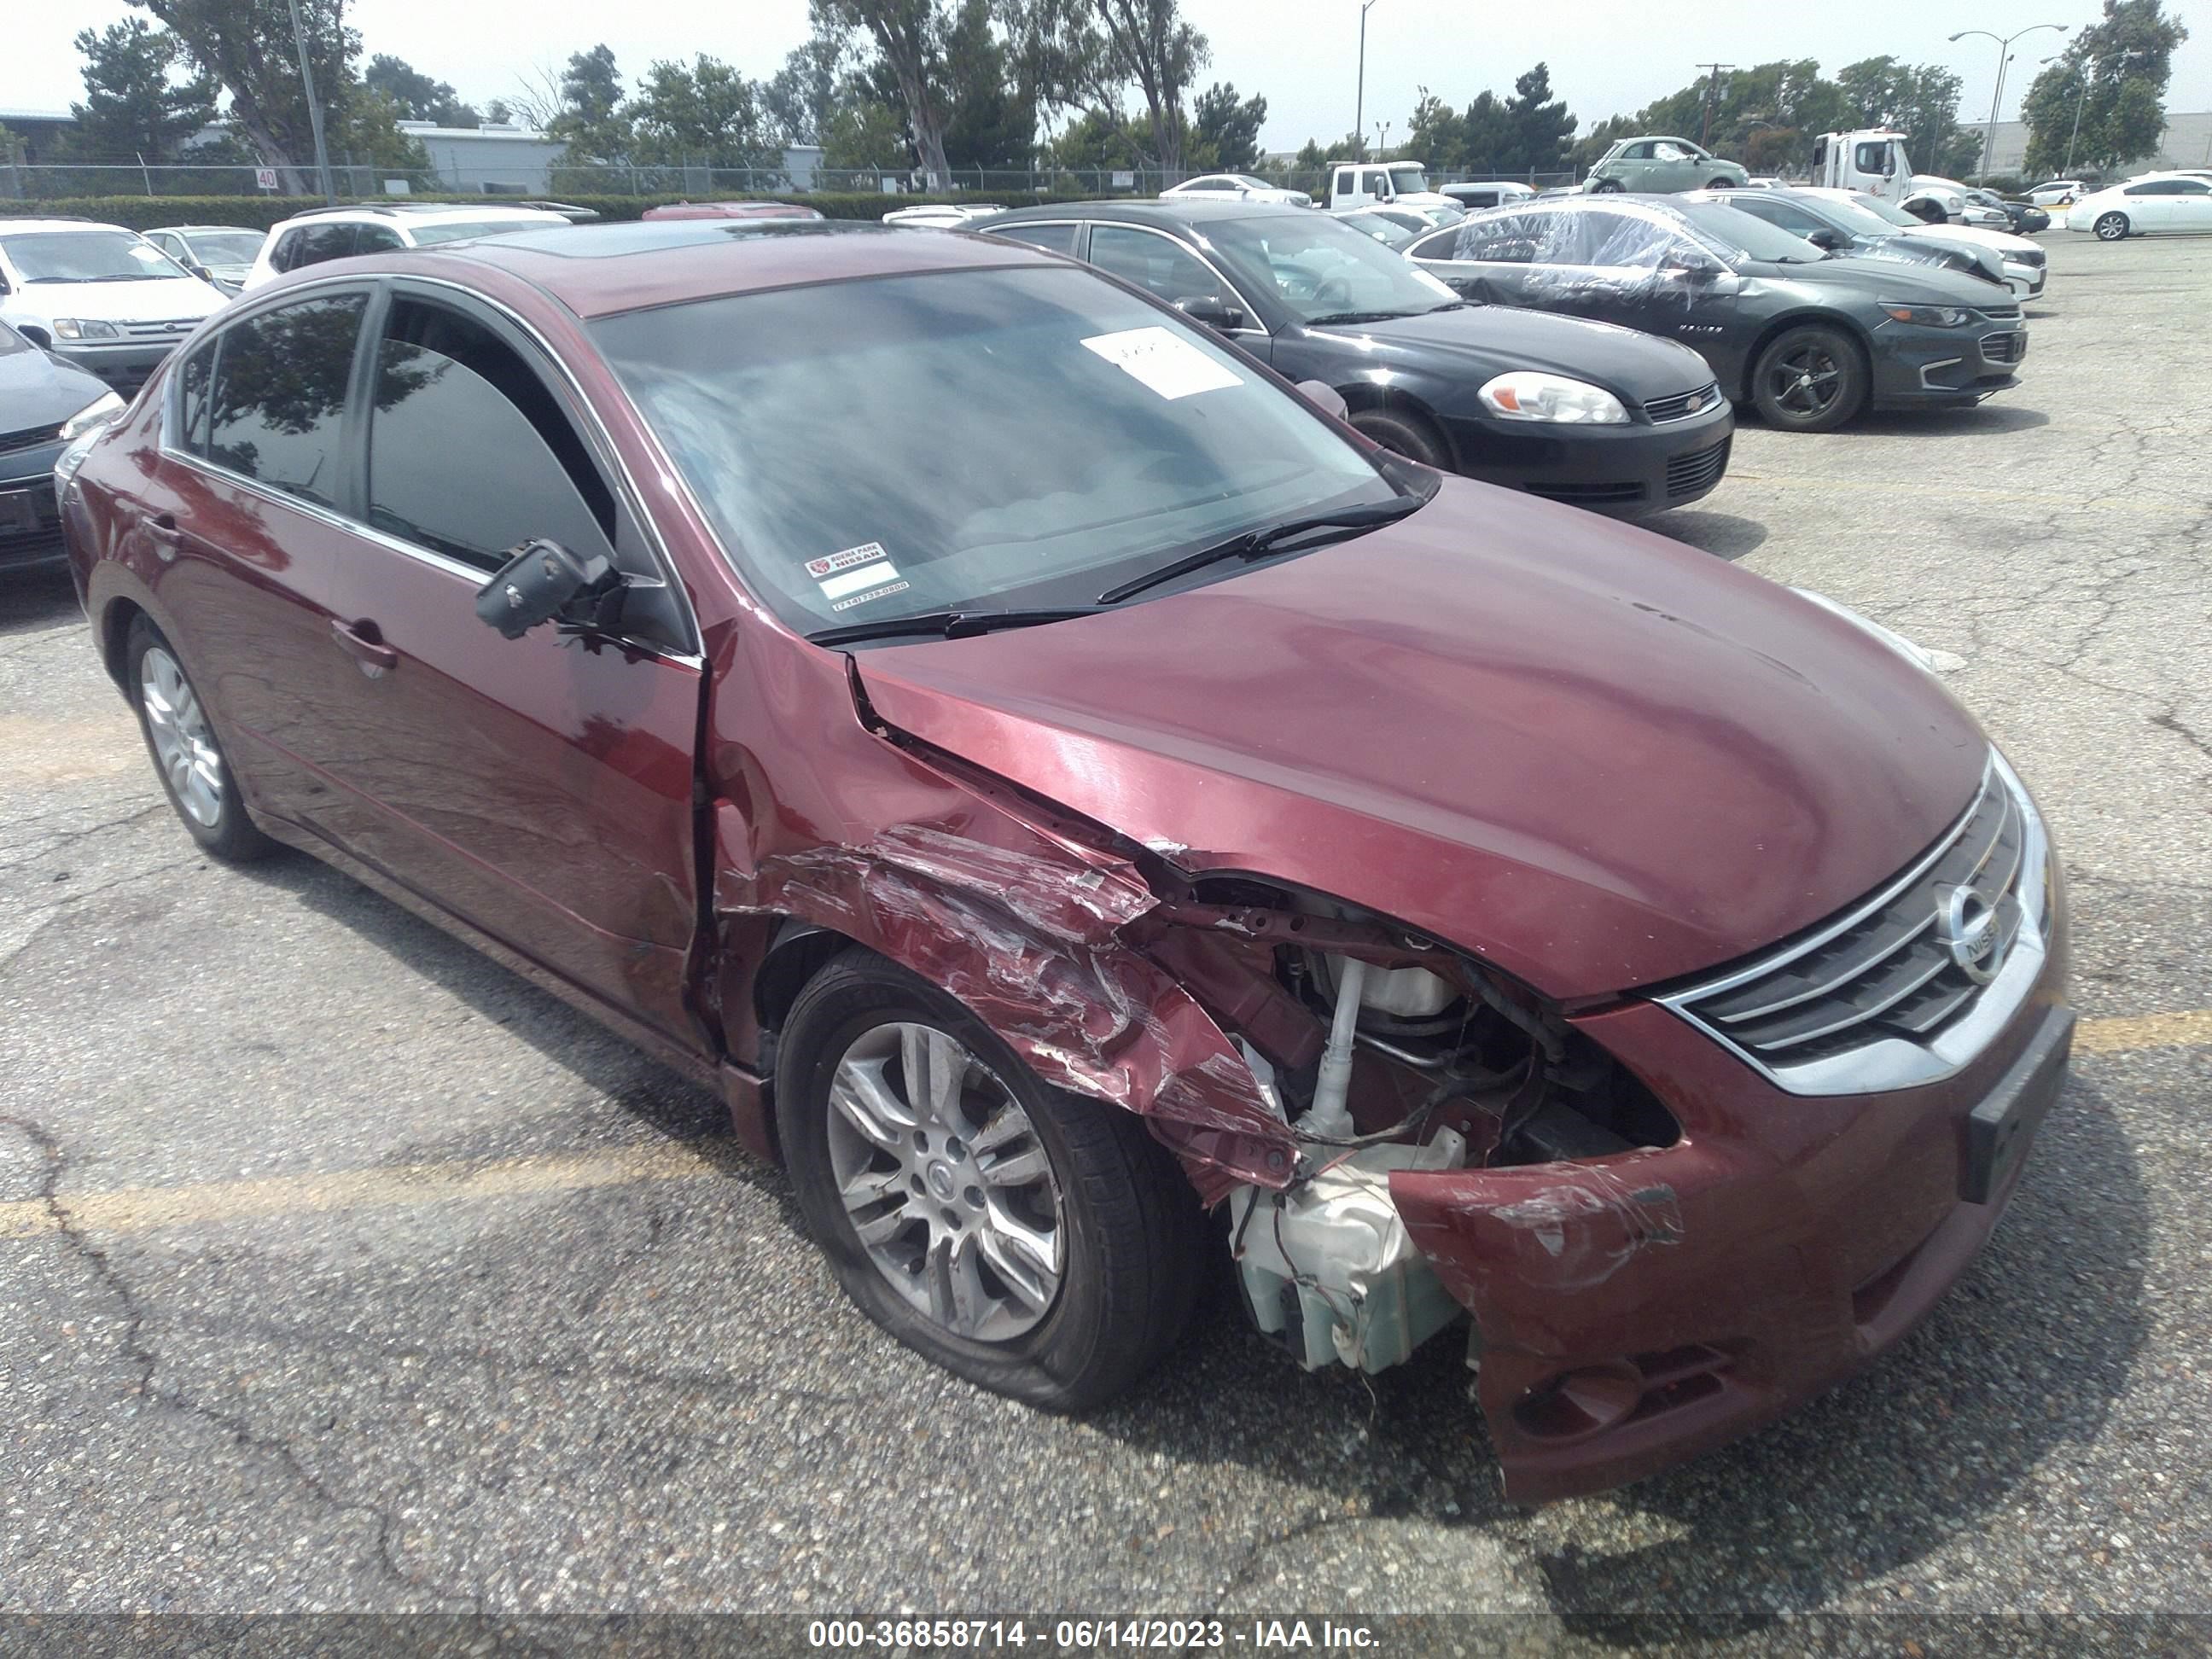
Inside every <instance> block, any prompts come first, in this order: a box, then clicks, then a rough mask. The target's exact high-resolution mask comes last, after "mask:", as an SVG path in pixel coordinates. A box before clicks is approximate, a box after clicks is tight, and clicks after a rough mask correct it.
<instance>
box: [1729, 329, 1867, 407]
mask: <svg viewBox="0 0 2212 1659" xmlns="http://www.w3.org/2000/svg"><path fill="white" fill-rule="evenodd" d="M1868 382H1869V374H1868V371H1867V365H1866V359H1865V357H1864V356H1863V355H1862V354H1861V353H1860V350H1859V346H1858V342H1857V341H1856V340H1854V339H1852V338H1851V337H1850V336H1849V335H1848V334H1844V333H1841V332H1838V331H1837V330H1835V329H1832V328H1820V327H1817V326H1806V327H1799V328H1791V329H1785V330H1784V331H1782V332H1781V333H1780V334H1778V335H1777V336H1775V337H1774V338H1773V339H1772V340H1771V342H1769V343H1768V344H1767V347H1766V349H1765V350H1764V351H1761V352H1760V353H1759V361H1758V362H1757V363H1756V364H1755V365H1753V368H1752V371H1751V396H1752V401H1753V403H1755V404H1758V405H1759V413H1760V414H1761V415H1762V416H1765V418H1766V422H1767V424H1768V425H1770V426H1772V427H1776V428H1779V429H1781V430H1783V431H1785V432H1833V431H1834V430H1835V429H1836V428H1838V427H1839V426H1842V425H1843V424H1844V422H1847V421H1849V420H1850V419H1851V418H1852V417H1853V416H1856V415H1857V413H1858V412H1859V410H1861V409H1863V408H1864V407H1865V405H1866V401H1867V392H1868V389H1869V386H1868Z"/></svg>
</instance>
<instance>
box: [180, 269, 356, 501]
mask: <svg viewBox="0 0 2212 1659" xmlns="http://www.w3.org/2000/svg"><path fill="white" fill-rule="evenodd" d="M367 306H368V297H367V296H366V295H360V294H342V295H333V296H331V297H330V298H328V299H315V300H303V301H301V302H300V303H298V304H297V305H289V306H279V307H277V308H276V310H274V311H265V312H264V313H261V314H260V315H259V316H258V317H252V318H249V319H246V321H244V322H242V323H238V324H234V325H232V326H231V327H229V328H228V329H226V330H224V331H223V333H222V337H221V340H220V346H221V349H220V350H218V352H217V353H216V364H215V376H214V389H213V391H212V392H211V393H210V397H209V399H208V405H209V407H208V441H207V451H206V453H207V458H208V459H210V460H211V461H213V462H214V463H215V464H216V465H218V466H225V467H228V468H229V469H230V470H231V471H234V472H239V473H243V474H244V475H245V476H246V477H249V478H252V479H255V480H257V481H258V482H259V483H264V484H267V485H268V486H269V487H270V489H281V490H283V491H284V493H285V494H287V495H298V496H301V497H302V498H303V499H305V500H307V501H320V502H321V503H322V504H323V505H324V506H325V507H332V506H335V505H337V475H338V471H339V466H340V456H339V450H338V427H339V422H340V417H341V416H343V414H344V411H345V398H346V382H347V380H348V379H349V376H350V375H351V374H352V372H353V354H354V345H355V343H356V340H357V339H358V338H359V337H360V334H361V318H362V311H363V310H364V309H365V308H366V307H367ZM188 391H189V388H188Z"/></svg>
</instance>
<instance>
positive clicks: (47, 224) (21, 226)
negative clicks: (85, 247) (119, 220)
mask: <svg viewBox="0 0 2212 1659" xmlns="http://www.w3.org/2000/svg"><path fill="white" fill-rule="evenodd" d="M60 230H119V231H121V232H122V233H123V234H125V235H126V236H136V235H137V234H138V233H137V231H135V230H133V229H131V227H130V226H128V225H111V224H109V223H108V222H106V220H105V219H72V218H70V217H68V216H58V217H55V218H52V219H16V218H6V219H0V236H16V235H26V234H27V235H32V236H43V235H45V234H46V233H48V232H49V231H60Z"/></svg>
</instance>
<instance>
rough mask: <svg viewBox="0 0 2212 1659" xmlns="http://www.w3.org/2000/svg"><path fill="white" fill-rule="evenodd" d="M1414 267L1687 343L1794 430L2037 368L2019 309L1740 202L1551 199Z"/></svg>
mask: <svg viewBox="0 0 2212 1659" xmlns="http://www.w3.org/2000/svg"><path fill="white" fill-rule="evenodd" d="M1405 257H1406V258H1408V259H1411V260H1413V262H1414V263H1416V264H1419V265H1420V266H1421V268H1422V269H1424V270H1428V271H1430V272H1432V273H1433V274H1434V275H1436V276H1437V277H1439V278H1441V279H1442V280H1443V282H1445V283H1448V284H1449V285H1450V287H1451V288H1452V289H1454V290H1455V291H1456V292H1458V293H1460V294H1462V295H1466V296H1467V297H1468V298H1469V299H1472V300H1478V301H1486V302H1487V303H1490V304H1493V305H1504V306H1525V307H1530V308H1532V309H1534V310H1538V311H1544V312H1549V313H1554V314H1557V315H1561V316H1569V317H1583V318H1588V319H1592V320H1594V321H1597V322H1607V323H1615V324H1619V325H1621V326H1623V327H1626V328H1633V329H1638V330H1640V331H1643V332H1644V333H1647V334H1656V335H1658V336H1660V337H1662V338H1664V339H1670V340H1674V341H1678V342H1680V343H1681V344H1683V345H1686V346H1689V347H1691V348H1692V349H1694V350H1695V351H1697V352H1698V353H1699V355H1700V356H1703V357H1704V358H1705V362H1706V363H1707V364H1708V365H1710V366H1711V369H1712V371H1713V374H1714V377H1715V378H1716V379H1717V380H1718V382H1719V384H1720V386H1721V389H1722V391H1723V392H1724V393H1725V394H1726V395H1727V396H1728V397H1729V398H1733V399H1735V400H1737V401H1739V402H1741V403H1747V404H1753V405H1755V406H1756V407H1757V409H1758V410H1759V414H1760V416H1762V417H1763V418H1764V419H1765V421H1766V422H1768V424H1770V425H1771V426H1776V427H1780V428H1784V429H1785V430H1790V431H1798V432H1827V431H1832V430H1833V429H1835V428H1838V427H1839V426H1843V425H1844V424H1845V423H1847V422H1850V421H1851V420H1853V419H1854V418H1856V417H1857V416H1858V415H1860V414H1861V413H1862V412H1863V411H1864V410H1869V409H1896V408H1910V407H1915V406H1928V405H1936V406H1943V405H1960V404H1973V403H1977V402H1978V401H1980V400H1981V399H1982V398H1986V397H1989V396H1990V394H1991V393H1993V392H2002V391H2003V390H2005V389H2006V388H2007V387H2008V386H2013V385H2015V384H2016V383H2017V380H2018V375H2019V366H2020V362H2021V358H2022V357H2024V356H2026V355H2027V325H2025V324H2024V323H2023V322H2022V320H2021V309H2020V307H2019V306H2018V305H2017V304H2015V302H2014V301H2013V300H2012V298H2011V296H2010V295H2002V296H2000V295H1996V294H1994V293H1992V292H1991V291H1990V285H1989V284H1988V283H1984V282H1982V281H1979V280H1978V279H1976V278H1974V277H1971V276H1962V275H1960V274H1958V273H1956V272H1954V271H1948V270H1936V269H1932V268H1923V267H1921V266H1918V265H1917V264H1908V263H1905V262H1903V261H1896V260H1877V259H1861V258H1839V257H1838V256H1836V255H1834V254H1832V253H1830V252H1828V251H1827V250H1826V249H1824V248H1820V247H1816V246H1814V245H1813V244H1812V243H1810V242H1808V241H1807V240H1804V238H1802V237H1801V236H1796V235H1793V234H1790V232H1788V231H1785V230H1783V229H1780V228H1777V227H1776V226H1773V225H1771V224H1768V223H1766V222H1765V221H1763V220H1762V219H1759V218H1758V217H1756V216H1753V214H1751V213H1747V212H1744V211H1742V210H1740V209H1739V208H1737V207H1736V206H1735V205H1734V204H1733V203H1728V204H1722V203H1717V202H1713V201H1711V200H1705V201H1700V200H1697V199H1694V198H1692V199H1686V198H1685V197H1680V196H1644V197H1636V196H1621V195H1608V196H1583V197H1566V198H1563V199H1560V200H1558V201H1541V200H1540V201H1534V202H1529V203H1525V204H1521V205H1519V206H1516V207H1511V208H1495V209H1492V210H1490V211H1488V212H1486V213H1477V214H1470V215H1469V216H1468V218H1467V219H1466V220H1465V221H1464V222H1462V223H1460V224H1457V225H1454V226H1451V227H1449V228H1447V229H1443V230H1439V231H1435V232H1432V233H1431V234H1429V235H1428V236H1426V237H1424V238H1423V239H1422V240H1419V241H1417V242H1415V243H1413V245H1412V246H1409V247H1407V249H1406V251H1405Z"/></svg>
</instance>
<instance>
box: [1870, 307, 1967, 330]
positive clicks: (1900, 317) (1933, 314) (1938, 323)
mask: <svg viewBox="0 0 2212 1659" xmlns="http://www.w3.org/2000/svg"><path fill="white" fill-rule="evenodd" d="M1881 308H1882V310H1883V311H1884V312H1886V313H1888V315H1889V318H1890V319H1891V320H1892V321H1893V322H1899V323H1917V324H1919V325H1920V326H1921V327H1923V328H1964V327H1965V326H1966V325H1967V324H1968V323H1971V322H1972V321H1973V320H1974V313H1972V312H1971V311H1969V310H1967V309H1966V307H1964V306H1907V305H1893V304H1892V303H1891V302H1890V301H1887V300H1885V301H1882V304H1881Z"/></svg>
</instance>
